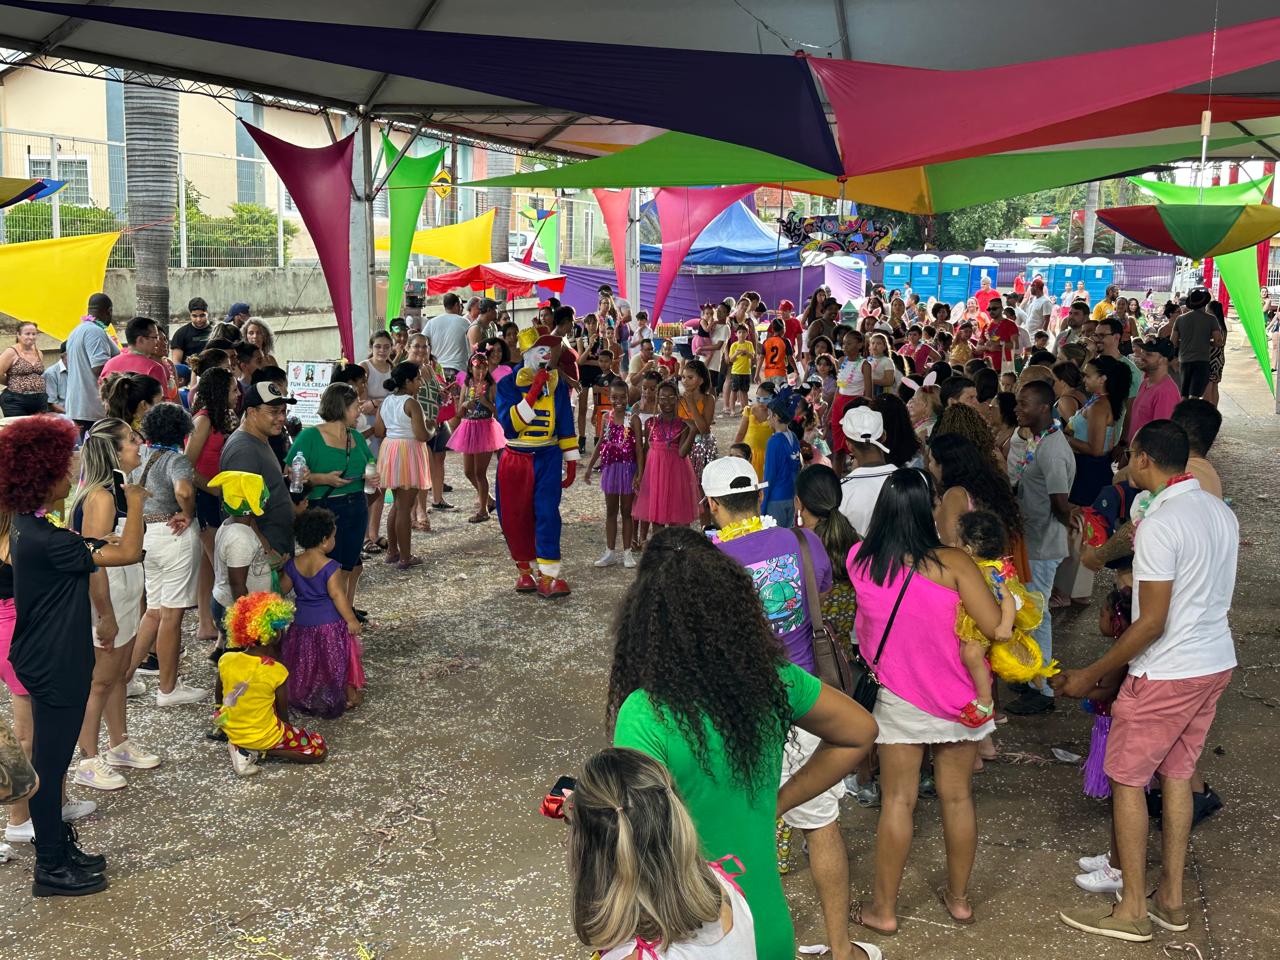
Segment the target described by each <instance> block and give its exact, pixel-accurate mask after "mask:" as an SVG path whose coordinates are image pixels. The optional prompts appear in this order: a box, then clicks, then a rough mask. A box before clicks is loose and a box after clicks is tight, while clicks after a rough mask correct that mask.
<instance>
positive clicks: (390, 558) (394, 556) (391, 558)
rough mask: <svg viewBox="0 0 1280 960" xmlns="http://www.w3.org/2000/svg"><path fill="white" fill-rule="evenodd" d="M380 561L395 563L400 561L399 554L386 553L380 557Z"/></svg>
mask: <svg viewBox="0 0 1280 960" xmlns="http://www.w3.org/2000/svg"><path fill="white" fill-rule="evenodd" d="M382 562H383V563H386V564H391V565H394V564H397V563H399V562H400V554H398V553H388V554H387V555H386V556H385V557H383V558H382Z"/></svg>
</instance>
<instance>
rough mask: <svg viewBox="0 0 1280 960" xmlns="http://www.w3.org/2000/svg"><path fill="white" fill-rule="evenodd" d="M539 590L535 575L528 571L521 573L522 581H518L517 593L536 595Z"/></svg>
mask: <svg viewBox="0 0 1280 960" xmlns="http://www.w3.org/2000/svg"><path fill="white" fill-rule="evenodd" d="M537 590H538V582H537V581H536V580H534V579H533V574H532V573H530V572H529V571H528V570H522V571H521V572H520V579H519V580H517V581H516V593H536V592H537Z"/></svg>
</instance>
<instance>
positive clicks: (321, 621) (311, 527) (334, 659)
mask: <svg viewBox="0 0 1280 960" xmlns="http://www.w3.org/2000/svg"><path fill="white" fill-rule="evenodd" d="M337 531H338V527H337V523H336V521H335V520H334V517H333V514H332V513H331V512H329V511H328V510H324V509H321V508H316V507H313V508H312V509H310V510H304V511H303V512H302V513H300V514H298V517H297V519H296V520H294V522H293V537H294V540H295V541H296V542H297V545H298V549H299V551H300V552H299V553H298V554H297V555H296V556H294V557H290V558H289V559H288V560H286V561H285V564H284V570H283V572H282V575H281V577H280V589H281V591H282V592H288V590H289V589H290V587H292V589H293V594H294V602H295V605H296V607H297V612H296V614H295V615H294V618H293V623H292V624H291V625H290V626H289V629H288V631H287V632H286V633H285V635H284V638H283V639H282V640H281V642H280V660H281V662H282V663H283V664H284V665H285V666H286V667H288V668H289V680H288V691H289V705H290V706H291V707H293V708H294V709H295V710H301V711H302V712H303V713H312V714H315V715H316V716H318V717H326V718H333V717H339V716H341V715H342V712H343V710H350V709H351V708H352V707H355V706H358V705H359V704H360V701H361V700H362V699H364V693H363V692H362V691H363V690H364V667H363V666H361V662H360V657H361V650H360V640H359V639H358V638H359V636H360V621H359V620H357V619H356V615H355V611H353V610H352V609H351V603H350V601H349V600H348V599H347V591H346V587H345V581H344V580H343V578H342V577H339V576H335V574H337V573H338V572H339V571H341V570H342V567H341V566H340V565H339V564H338V561H336V560H330V559H329V557H328V556H327V554H328V553H329V552H330V551H332V550H333V548H334V545H335V543H336V542H337Z"/></svg>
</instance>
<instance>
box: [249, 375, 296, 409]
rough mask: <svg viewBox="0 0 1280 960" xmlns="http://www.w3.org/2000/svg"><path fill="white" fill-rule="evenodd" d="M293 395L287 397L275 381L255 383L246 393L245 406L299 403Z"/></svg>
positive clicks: (279, 405) (275, 405) (277, 405)
mask: <svg viewBox="0 0 1280 960" xmlns="http://www.w3.org/2000/svg"><path fill="white" fill-rule="evenodd" d="M297 402H298V401H297V400H295V399H294V398H293V397H286V396H285V395H284V394H283V393H281V392H280V388H279V387H277V386H276V385H275V384H274V383H267V382H265V381H264V382H262V383H255V384H254V385H253V386H251V387H250V388H249V389H248V391H246V392H245V395H244V407H245V409H246V410H248V409H249V408H250V407H282V406H284V405H285V404H288V405H289V406H293V404H295V403H297Z"/></svg>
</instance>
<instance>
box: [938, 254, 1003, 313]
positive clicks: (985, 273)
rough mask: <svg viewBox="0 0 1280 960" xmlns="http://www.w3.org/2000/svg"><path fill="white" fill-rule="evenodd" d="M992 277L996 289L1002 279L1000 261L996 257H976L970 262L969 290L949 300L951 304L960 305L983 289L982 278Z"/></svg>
mask: <svg viewBox="0 0 1280 960" xmlns="http://www.w3.org/2000/svg"><path fill="white" fill-rule="evenodd" d="M983 277H990V278H991V286H992V288H993V289H994V288H995V287H996V286H997V285H998V280H999V277H1000V261H999V260H997V259H996V258H995V257H974V258H973V259H972V260H970V261H969V288H968V290H966V291H965V292H964V293H963V294H961V295H960V296H958V297H955V298H954V299H952V300H948V302H949V303H959V302H960V301H961V300H964V299H966V298H967V297H972V296H973V295H974V294H975V293H977V292H978V290H979V289H980V288H981V287H982V278H983Z"/></svg>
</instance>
